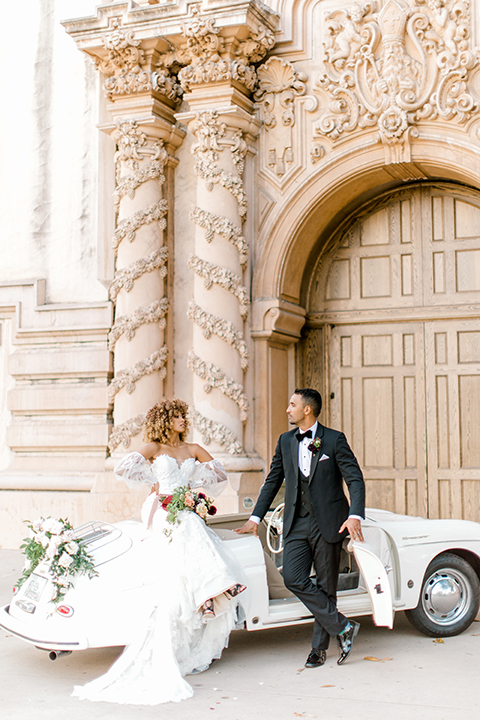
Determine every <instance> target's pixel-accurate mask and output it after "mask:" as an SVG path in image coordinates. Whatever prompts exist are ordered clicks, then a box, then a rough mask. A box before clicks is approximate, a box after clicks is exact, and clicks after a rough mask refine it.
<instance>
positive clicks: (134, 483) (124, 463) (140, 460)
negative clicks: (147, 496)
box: [114, 452, 157, 488]
mask: <svg viewBox="0 0 480 720" xmlns="http://www.w3.org/2000/svg"><path fill="white" fill-rule="evenodd" d="M114 473H115V476H116V477H117V478H118V479H119V480H125V482H126V483H127V485H128V487H130V488H136V487H139V485H142V483H146V484H147V485H155V483H156V482H157V481H156V479H155V476H154V474H153V472H152V466H151V464H150V463H149V462H148V460H145V458H144V457H143V455H142V454H141V453H139V452H132V453H128V455H125V457H124V458H122V459H121V460H120V462H119V463H117V465H115V469H114Z"/></svg>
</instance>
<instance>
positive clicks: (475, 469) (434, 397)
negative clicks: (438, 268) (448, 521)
mask: <svg viewBox="0 0 480 720" xmlns="http://www.w3.org/2000/svg"><path fill="white" fill-rule="evenodd" d="M425 347H426V354H425V362H426V407H427V432H428V436H429V442H428V448H429V450H428V477H429V511H430V516H431V517H446V518H449V517H464V518H465V519H469V520H476V521H477V522H479V521H480V443H479V428H480V320H463V321H443V322H442V321H438V322H431V323H427V324H426V327H425Z"/></svg>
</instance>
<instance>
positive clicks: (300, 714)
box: [293, 713, 305, 717]
mask: <svg viewBox="0 0 480 720" xmlns="http://www.w3.org/2000/svg"><path fill="white" fill-rule="evenodd" d="M293 714H294V715H295V717H305V713H293Z"/></svg>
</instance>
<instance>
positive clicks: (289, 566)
mask: <svg viewBox="0 0 480 720" xmlns="http://www.w3.org/2000/svg"><path fill="white" fill-rule="evenodd" d="M341 549H342V541H341V540H340V541H339V542H336V543H328V542H327V541H326V540H324V538H323V536H322V534H321V532H320V530H319V528H318V525H317V522H316V520H315V518H314V517H312V515H307V516H306V517H303V518H302V517H297V518H295V520H294V521H293V526H292V528H291V530H290V532H289V533H288V536H287V537H286V538H285V545H284V549H283V579H284V582H285V585H286V586H287V588H288V589H289V590H290V591H291V592H293V593H294V595H296V596H297V597H298V599H299V600H301V601H302V602H303V604H304V605H305V606H306V607H307V608H308V609H309V610H310V612H311V613H312V615H313V617H314V618H315V621H314V625H313V639H312V648H314V649H315V650H326V649H327V648H328V643H329V641H330V637H335V635H338V634H339V633H340V632H341V631H342V630H343V629H344V628H345V627H346V625H347V624H348V620H347V618H346V617H345V615H342V613H340V612H339V611H338V610H337V605H336V595H337V581H338V570H339V566H340V552H341ZM312 564H313V567H314V569H315V576H316V584H315V583H314V582H313V581H312V580H311V579H310V573H311V569H312Z"/></svg>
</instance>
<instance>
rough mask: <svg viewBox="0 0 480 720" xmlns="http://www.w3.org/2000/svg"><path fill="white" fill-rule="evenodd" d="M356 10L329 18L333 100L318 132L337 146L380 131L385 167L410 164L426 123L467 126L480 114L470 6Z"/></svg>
mask: <svg viewBox="0 0 480 720" xmlns="http://www.w3.org/2000/svg"><path fill="white" fill-rule="evenodd" d="M376 10H377V8H376V4H375V3H374V2H371V3H365V4H360V3H354V4H353V5H352V6H351V7H350V8H349V9H348V10H335V11H334V12H331V13H329V14H328V15H326V17H325V41H324V47H325V72H324V74H323V75H321V77H320V78H319V80H318V85H319V87H320V88H323V89H324V90H325V91H326V92H327V94H328V95H329V96H330V98H331V101H330V104H329V106H328V110H327V112H326V113H325V114H324V115H323V117H322V118H321V120H320V122H319V123H318V125H317V126H316V133H317V134H318V135H327V136H329V137H330V138H332V139H333V140H336V139H337V138H339V137H340V135H341V134H342V133H346V132H351V131H354V130H356V129H357V128H366V127H376V128H377V129H378V132H379V137H380V139H381V141H382V142H383V143H384V145H385V148H386V160H387V162H400V161H407V162H408V161H409V160H410V145H409V142H410V137H411V136H416V135H418V130H417V128H416V126H417V124H418V123H419V122H420V121H421V120H425V119H436V118H443V119H445V120H450V121H454V122H457V123H464V122H466V121H467V120H468V119H469V118H471V117H472V114H473V113H474V112H475V111H476V109H477V106H476V104H475V101H474V99H473V97H472V95H471V94H470V92H469V89H468V84H467V81H468V78H469V73H470V71H471V70H472V69H473V68H474V67H475V66H477V65H478V62H479V54H478V50H474V49H472V48H471V46H470V2H469V0H428V2H427V1H426V0H410V3H407V2H406V0H389V2H387V3H386V4H385V5H384V7H383V8H382V10H381V11H380V12H376Z"/></svg>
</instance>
